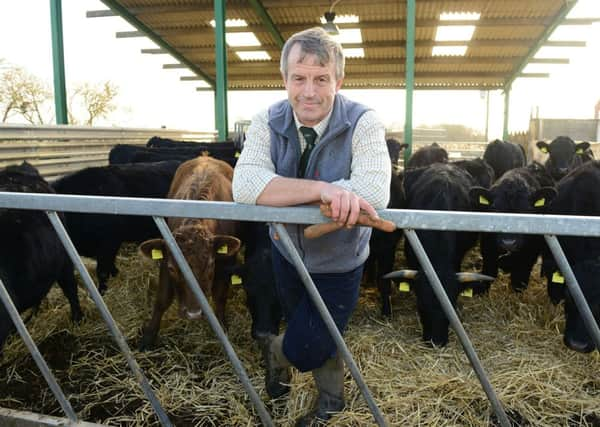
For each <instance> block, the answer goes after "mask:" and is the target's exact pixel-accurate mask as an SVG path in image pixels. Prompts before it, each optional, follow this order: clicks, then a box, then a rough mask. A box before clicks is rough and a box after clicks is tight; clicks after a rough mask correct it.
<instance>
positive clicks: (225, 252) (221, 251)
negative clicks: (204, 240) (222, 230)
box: [213, 234, 242, 258]
mask: <svg viewBox="0 0 600 427" xmlns="http://www.w3.org/2000/svg"><path fill="white" fill-rule="evenodd" d="M241 245H242V242H240V239H238V238H236V237H233V236H226V235H222V234H218V235H216V236H215V237H213V248H214V251H215V254H216V255H217V258H225V257H232V256H234V255H235V254H237V253H238V251H239V250H240V246H241Z"/></svg>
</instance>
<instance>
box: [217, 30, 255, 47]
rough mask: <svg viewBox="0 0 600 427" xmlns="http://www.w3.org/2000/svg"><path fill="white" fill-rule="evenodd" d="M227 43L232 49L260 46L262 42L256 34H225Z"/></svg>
mask: <svg viewBox="0 0 600 427" xmlns="http://www.w3.org/2000/svg"><path fill="white" fill-rule="evenodd" d="M225 42H227V44H228V45H229V46H231V47H237V46H260V42H259V41H258V39H257V38H256V36H255V35H254V33H250V32H244V33H225Z"/></svg>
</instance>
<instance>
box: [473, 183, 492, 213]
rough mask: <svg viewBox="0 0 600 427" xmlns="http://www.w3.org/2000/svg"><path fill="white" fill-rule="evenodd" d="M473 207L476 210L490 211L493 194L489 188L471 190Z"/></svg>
mask: <svg viewBox="0 0 600 427" xmlns="http://www.w3.org/2000/svg"><path fill="white" fill-rule="evenodd" d="M469 198H470V199H471V206H473V207H474V208H475V209H488V208H489V207H490V205H491V204H492V194H491V193H490V191H489V190H488V189H487V188H483V187H472V188H471V189H470V190H469Z"/></svg>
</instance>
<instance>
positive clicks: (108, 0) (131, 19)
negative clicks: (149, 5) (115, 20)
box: [101, 0, 215, 88]
mask: <svg viewBox="0 0 600 427" xmlns="http://www.w3.org/2000/svg"><path fill="white" fill-rule="evenodd" d="M101 1H102V3H104V5H106V6H107V7H108V8H110V9H111V10H113V11H114V12H115V13H117V14H119V15H120V16H121V17H122V18H123V19H125V20H126V21H127V22H128V23H129V24H131V25H133V26H134V27H135V28H137V29H138V30H140V31H143V32H144V33H145V34H146V36H147V37H148V38H149V39H150V40H152V41H153V42H154V43H156V44H157V45H159V46H160V47H161V48H163V49H165V50H166V51H167V52H169V53H170V54H171V55H172V56H173V57H174V58H175V59H177V60H178V61H179V62H181V63H182V64H185V65H187V66H188V67H189V69H190V70H191V71H192V72H194V73H196V74H197V75H198V76H201V77H202V78H203V79H204V80H205V81H206V82H207V83H208V84H209V85H211V87H213V88H214V87H215V80H214V79H213V78H212V77H211V76H209V75H208V74H206V73H205V72H204V71H203V70H201V69H200V68H199V67H198V66H197V65H196V64H194V63H193V62H191V61H189V60H188V59H187V58H185V57H184V56H183V55H182V54H181V53H180V52H178V51H177V49H175V48H174V47H173V46H171V45H170V44H168V43H167V42H166V41H164V40H163V39H162V38H161V37H160V36H159V35H158V34H156V33H155V32H154V31H152V29H150V27H148V26H146V24H144V23H143V22H142V21H140V20H139V19H138V18H137V17H135V16H134V15H132V14H131V13H130V12H129V11H128V10H127V8H125V7H123V6H121V5H120V4H119V3H118V2H117V1H116V0H101Z"/></svg>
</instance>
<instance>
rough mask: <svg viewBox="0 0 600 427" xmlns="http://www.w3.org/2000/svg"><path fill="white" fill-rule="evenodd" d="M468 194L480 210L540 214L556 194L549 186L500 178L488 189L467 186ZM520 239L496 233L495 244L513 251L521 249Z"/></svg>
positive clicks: (522, 238)
mask: <svg viewBox="0 0 600 427" xmlns="http://www.w3.org/2000/svg"><path fill="white" fill-rule="evenodd" d="M509 173H510V172H509ZM505 176H506V175H505ZM469 197H470V198H471V204H472V206H473V207H474V208H475V209H476V210H479V211H483V212H506V213H543V212H545V210H546V208H547V207H548V205H549V204H550V203H551V202H552V200H554V198H555V197H556V190H555V189H554V188H553V187H541V188H539V189H537V190H536V189H533V188H531V186H529V185H528V184H527V182H526V181H525V180H523V179H520V178H517V179H501V180H500V181H498V182H497V183H496V184H494V185H493V186H492V188H490V189H489V190H488V189H485V188H483V187H473V188H471V189H470V190H469ZM524 240H525V238H524V236H523V235H522V234H513V233H498V235H497V241H496V244H497V245H498V247H499V248H501V249H503V250H505V251H507V252H515V251H518V250H519V249H521V247H522V246H523V243H524Z"/></svg>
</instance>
